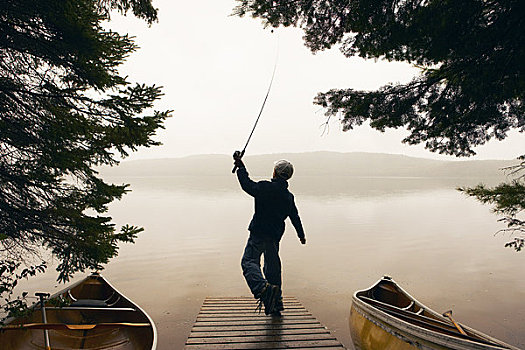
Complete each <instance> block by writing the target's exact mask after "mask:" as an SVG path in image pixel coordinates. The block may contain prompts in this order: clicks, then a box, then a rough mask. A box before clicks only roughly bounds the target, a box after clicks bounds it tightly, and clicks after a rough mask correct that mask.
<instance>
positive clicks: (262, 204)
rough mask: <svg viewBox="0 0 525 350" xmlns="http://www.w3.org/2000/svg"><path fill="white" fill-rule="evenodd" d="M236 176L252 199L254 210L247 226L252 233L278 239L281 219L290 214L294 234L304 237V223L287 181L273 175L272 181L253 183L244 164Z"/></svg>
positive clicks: (282, 227) (282, 231)
mask: <svg viewBox="0 0 525 350" xmlns="http://www.w3.org/2000/svg"><path fill="white" fill-rule="evenodd" d="M237 178H238V179H239V183H240V184H241V187H242V189H243V190H244V191H245V192H246V193H248V194H249V195H250V196H252V197H254V198H255V213H254V214H253V218H252V221H251V222H250V226H249V227H248V230H250V232H251V233H252V234H255V235H261V236H266V237H271V238H274V239H277V240H280V239H281V237H282V235H283V233H284V220H285V219H286V218H287V217H290V220H291V221H292V224H293V226H294V227H295V231H296V232H297V236H298V237H299V238H304V230H303V225H302V224H301V219H300V218H299V213H298V212H297V207H296V206H295V202H294V197H293V194H291V193H290V191H288V182H287V181H286V180H284V179H281V178H273V179H272V181H259V182H255V181H252V180H251V179H250V177H249V176H248V172H247V171H246V168H245V167H240V168H239V169H238V170H237Z"/></svg>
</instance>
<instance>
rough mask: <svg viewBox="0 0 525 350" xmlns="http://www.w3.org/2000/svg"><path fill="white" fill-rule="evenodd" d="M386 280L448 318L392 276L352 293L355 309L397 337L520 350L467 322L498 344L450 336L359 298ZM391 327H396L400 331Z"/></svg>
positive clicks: (467, 349) (464, 348)
mask: <svg viewBox="0 0 525 350" xmlns="http://www.w3.org/2000/svg"><path fill="white" fill-rule="evenodd" d="M382 282H388V283H392V284H393V285H395V287H396V288H398V290H399V291H400V292H401V293H404V294H405V295H406V296H407V297H408V298H409V299H410V300H411V301H413V302H414V303H415V304H416V305H417V306H419V307H420V308H423V309H424V310H425V311H426V312H428V313H429V314H431V315H433V316H435V317H437V318H438V319H443V320H445V321H446V319H444V317H443V316H441V315H440V314H438V313H437V312H435V311H434V310H432V309H430V308H429V307H427V306H425V305H424V304H422V303H420V302H419V301H418V300H417V299H416V298H414V297H413V296H411V295H410V294H409V293H408V292H406V291H405V290H404V289H403V288H401V287H400V286H399V285H398V284H397V283H396V282H395V281H394V280H393V279H391V278H382V279H380V280H379V281H378V282H377V283H375V284H374V285H372V286H371V287H370V288H368V289H364V290H359V291H356V292H355V293H354V294H353V296H352V306H351V308H352V309H353V311H355V312H357V313H359V315H360V316H362V317H364V318H365V319H367V320H368V321H370V322H372V323H373V324H375V325H376V326H378V327H380V328H382V329H383V330H384V331H386V332H388V333H390V334H392V335H394V336H395V337H396V338H399V339H401V340H403V341H405V342H407V343H409V344H413V343H414V342H415V340H416V339H417V338H419V339H422V340H424V341H426V342H429V343H435V344H437V345H440V346H443V347H445V348H451V349H457V350H473V349H480V350H481V349H484V350H488V349H491V350H519V349H518V348H516V347H514V346H512V345H509V344H506V343H504V342H502V341H500V340H498V339H495V338H492V337H491V336H489V335H487V334H484V333H481V332H480V331H477V330H475V329H472V328H470V327H468V326H465V325H463V324H460V325H461V327H462V328H463V329H465V330H466V331H467V332H469V333H471V334H474V335H475V336H477V337H479V338H480V339H483V340H485V341H488V342H491V343H494V345H491V344H485V343H481V342H476V341H472V340H469V339H463V338H460V337H456V336H449V335H446V334H443V333H440V332H437V331H433V330H430V329H427V328H424V327H421V326H417V325H414V324H411V323H410V322H407V321H404V320H402V319H400V318H398V317H396V316H393V315H390V314H388V313H386V312H385V311H383V310H381V309H378V308H376V307H374V306H372V305H370V304H368V303H366V302H365V301H363V300H361V299H360V298H359V296H358V294H360V293H366V292H368V291H370V290H371V289H373V288H375V287H377V286H378V285H379V284H381V283H382ZM390 327H393V328H394V329H396V330H397V331H396V330H394V329H392V328H390ZM405 334H407V335H405ZM417 345H418V348H421V349H430V348H427V347H425V346H422V344H419V343H418V344H417Z"/></svg>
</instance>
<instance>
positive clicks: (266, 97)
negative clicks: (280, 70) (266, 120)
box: [232, 57, 277, 174]
mask: <svg viewBox="0 0 525 350" xmlns="http://www.w3.org/2000/svg"><path fill="white" fill-rule="evenodd" d="M276 69H277V57H276V58H275V64H274V65H273V72H272V79H270V85H269V86H268V91H266V96H265V97H264V101H263V103H262V106H261V110H260V111H259V115H258V116H257V119H256V120H255V124H253V128H252V132H251V133H250V136H248V140H247V141H246V144H245V145H244V148H243V149H242V151H241V152H240V154H239V158H242V157H243V156H244V153H245V152H246V147H248V144H249V143H250V139H251V138H252V135H253V132H254V131H255V128H256V127H257V123H259V119H260V118H261V114H262V112H263V110H264V105H265V104H266V100H267V99H268V95H270V90H271V89H272V84H273V78H274V76H275V70H276ZM236 152H238V151H236ZM236 170H237V165H235V166H234V167H233V169H232V174H235V171H236Z"/></svg>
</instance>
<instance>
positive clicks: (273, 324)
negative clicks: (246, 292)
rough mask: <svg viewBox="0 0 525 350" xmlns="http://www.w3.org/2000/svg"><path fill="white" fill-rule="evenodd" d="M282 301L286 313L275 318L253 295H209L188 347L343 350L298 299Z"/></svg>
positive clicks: (186, 347)
mask: <svg viewBox="0 0 525 350" xmlns="http://www.w3.org/2000/svg"><path fill="white" fill-rule="evenodd" d="M283 300H284V308H285V311H284V312H283V316H282V317H281V318H272V317H270V316H266V315H265V314H264V310H263V312H261V313H256V312H255V309H256V306H257V303H256V301H255V300H254V299H253V298H251V297H208V298H206V299H205V300H204V303H203V305H202V307H201V310H200V312H199V315H198V316H197V321H196V322H195V324H194V325H193V328H192V330H191V333H190V336H189V337H188V340H187V341H186V346H185V349H187V350H194V349H203V350H204V349H339V350H341V349H344V347H343V345H342V344H341V343H340V342H339V341H337V339H336V338H335V337H334V336H333V335H331V334H330V331H329V330H328V329H327V328H326V327H324V326H323V325H321V323H320V322H319V321H317V320H316V319H315V317H313V316H312V314H311V313H309V312H308V310H306V309H305V308H304V306H302V305H301V303H300V302H299V301H298V300H297V299H295V298H293V297H284V298H283Z"/></svg>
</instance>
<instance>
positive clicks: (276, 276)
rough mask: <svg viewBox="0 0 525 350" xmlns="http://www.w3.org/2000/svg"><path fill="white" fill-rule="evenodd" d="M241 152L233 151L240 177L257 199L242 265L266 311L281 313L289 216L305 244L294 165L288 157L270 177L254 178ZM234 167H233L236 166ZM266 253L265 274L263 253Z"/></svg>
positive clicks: (245, 186)
mask: <svg viewBox="0 0 525 350" xmlns="http://www.w3.org/2000/svg"><path fill="white" fill-rule="evenodd" d="M241 158H242V155H241V152H239V151H236V152H235V153H234V154H233V159H234V164H235V168H237V178H238V180H239V183H240V185H241V187H242V189H243V190H244V191H245V192H246V193H248V194H249V195H250V196H252V197H254V200H255V213H254V214H253V218H252V220H251V222H250V226H249V227H248V230H249V231H250V237H249V238H248V242H247V243H246V248H245V249H244V255H243V257H242V261H241V266H242V272H243V275H244V278H245V279H246V282H247V283H248V287H249V288H250V290H251V292H252V293H253V296H254V297H255V298H256V299H259V308H261V307H262V305H264V313H265V314H266V315H272V316H280V315H281V311H283V310H284V306H283V301H282V291H281V285H282V279H281V259H280V258H279V243H280V241H281V237H282V236H283V233H284V227H285V224H284V220H285V219H286V218H287V217H289V218H290V220H291V222H292V224H293V226H294V227H295V230H296V232H297V236H298V237H299V240H300V241H301V243H302V244H306V238H305V236H304V230H303V226H302V224H301V219H300V218H299V213H298V212H297V207H296V206H295V202H294V196H293V195H292V193H290V191H288V181H287V180H289V179H290V177H291V176H292V174H293V166H292V164H291V163H290V162H288V161H286V160H279V161H277V162H275V166H274V170H273V177H272V179H271V181H259V182H255V181H252V180H251V179H250V177H249V175H248V172H247V171H246V167H245V166H244V163H243V161H242V159H241ZM235 168H234V170H235ZM263 254H264V269H263V271H264V275H263V273H262V272H261V255H263Z"/></svg>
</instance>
